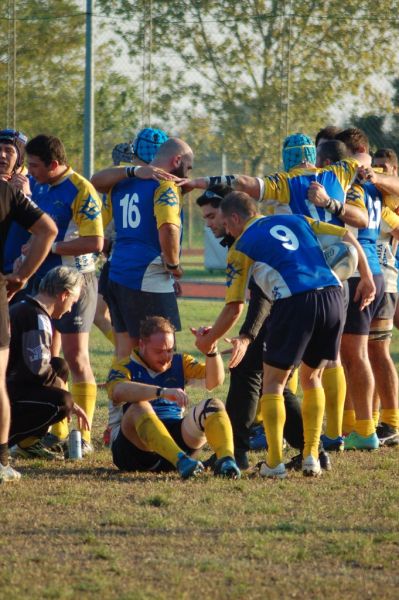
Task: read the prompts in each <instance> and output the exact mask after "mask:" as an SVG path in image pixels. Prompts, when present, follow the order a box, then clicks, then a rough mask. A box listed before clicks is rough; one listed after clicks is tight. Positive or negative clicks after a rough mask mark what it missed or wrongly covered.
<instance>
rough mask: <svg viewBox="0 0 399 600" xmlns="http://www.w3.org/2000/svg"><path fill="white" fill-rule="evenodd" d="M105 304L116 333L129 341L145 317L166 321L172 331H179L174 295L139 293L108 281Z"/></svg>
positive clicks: (171, 293)
mask: <svg viewBox="0 0 399 600" xmlns="http://www.w3.org/2000/svg"><path fill="white" fill-rule="evenodd" d="M107 300H108V304H109V310H110V313H111V321H112V325H113V327H114V329H115V331H116V332H117V333H125V332H127V333H128V334H129V336H130V337H139V333H140V323H141V321H144V319H146V318H147V317H164V318H165V319H169V321H170V322H171V323H172V324H173V325H174V327H175V329H176V331H180V330H181V323H180V316H179V308H178V306H177V299H176V294H175V293H174V292H169V293H162V294H156V293H154V292H141V291H140V290H131V289H130V288H128V287H126V286H124V285H120V284H119V283H116V282H115V281H111V280H109V281H108V295H107Z"/></svg>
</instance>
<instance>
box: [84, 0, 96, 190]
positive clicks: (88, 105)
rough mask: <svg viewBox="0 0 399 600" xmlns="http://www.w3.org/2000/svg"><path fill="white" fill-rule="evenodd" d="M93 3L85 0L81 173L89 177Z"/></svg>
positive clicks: (90, 161)
mask: <svg viewBox="0 0 399 600" xmlns="http://www.w3.org/2000/svg"><path fill="white" fill-rule="evenodd" d="M93 4H94V0H86V72H85V104H84V151H83V175H84V176H85V177H86V178H87V179H89V178H90V176H91V174H92V173H93V156H94V151H93V146H94V89H93V88H94V65H93V22H92V20H93Z"/></svg>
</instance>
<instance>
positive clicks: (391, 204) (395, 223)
mask: <svg viewBox="0 0 399 600" xmlns="http://www.w3.org/2000/svg"><path fill="white" fill-rule="evenodd" d="M398 208H399V198H398V197H395V196H384V198H383V207H382V212H381V227H380V234H379V237H378V240H377V255H378V260H379V261H380V265H381V269H382V273H383V275H384V282H385V291H386V292H388V293H396V292H397V286H398V274H399V271H398V266H397V264H396V258H395V255H394V250H393V247H392V236H391V233H392V231H393V230H394V229H398V228H399V215H398V214H397V213H396V211H397V210H398Z"/></svg>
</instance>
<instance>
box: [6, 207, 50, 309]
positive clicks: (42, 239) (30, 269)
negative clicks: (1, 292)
mask: <svg viewBox="0 0 399 600" xmlns="http://www.w3.org/2000/svg"><path fill="white" fill-rule="evenodd" d="M30 231H31V232H32V233H33V235H32V238H31V242H30V244H29V248H28V252H27V254H26V256H25V259H24V261H23V262H21V263H19V266H18V269H17V270H16V271H15V272H13V273H10V274H9V275H6V279H7V295H8V297H9V298H11V297H12V296H13V295H14V294H15V293H16V292H17V291H18V290H20V289H22V288H23V286H24V285H25V283H26V282H27V280H28V279H29V277H31V275H33V273H35V271H37V269H38V268H39V266H40V265H41V264H42V262H43V261H44V259H45V258H46V256H47V255H48V253H49V252H50V248H51V244H52V243H53V241H54V239H55V237H56V235H57V232H58V229H57V226H56V224H55V223H54V221H53V219H52V218H51V217H49V216H48V215H46V214H43V215H42V216H41V217H39V219H38V220H37V221H35V223H34V224H33V225H32V226H31V228H30Z"/></svg>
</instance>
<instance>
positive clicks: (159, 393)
mask: <svg viewBox="0 0 399 600" xmlns="http://www.w3.org/2000/svg"><path fill="white" fill-rule="evenodd" d="M162 392H163V387H158V388H157V391H156V394H155V398H160V397H161V396H162Z"/></svg>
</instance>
